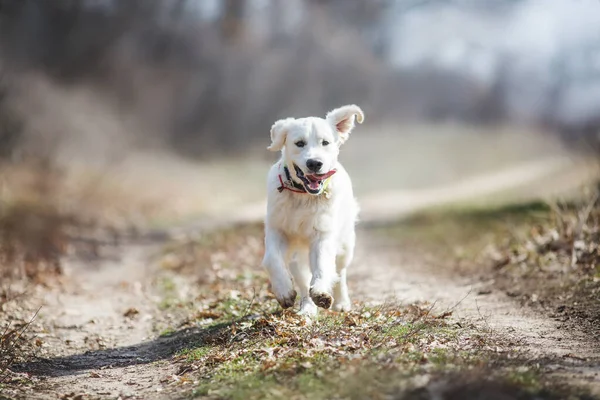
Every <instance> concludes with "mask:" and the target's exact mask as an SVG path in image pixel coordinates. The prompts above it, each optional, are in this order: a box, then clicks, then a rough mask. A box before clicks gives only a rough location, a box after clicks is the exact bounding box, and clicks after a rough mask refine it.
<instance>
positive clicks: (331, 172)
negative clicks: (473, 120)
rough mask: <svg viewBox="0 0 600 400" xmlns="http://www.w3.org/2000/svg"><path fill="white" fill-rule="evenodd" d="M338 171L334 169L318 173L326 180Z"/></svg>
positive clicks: (318, 176)
mask: <svg viewBox="0 0 600 400" xmlns="http://www.w3.org/2000/svg"><path fill="white" fill-rule="evenodd" d="M336 172H337V170H335V169H332V170H331V171H329V172H326V173H324V174H320V175H316V177H317V178H319V179H320V180H325V179H327V178H329V177H330V176H331V175H333V174H335V173H336Z"/></svg>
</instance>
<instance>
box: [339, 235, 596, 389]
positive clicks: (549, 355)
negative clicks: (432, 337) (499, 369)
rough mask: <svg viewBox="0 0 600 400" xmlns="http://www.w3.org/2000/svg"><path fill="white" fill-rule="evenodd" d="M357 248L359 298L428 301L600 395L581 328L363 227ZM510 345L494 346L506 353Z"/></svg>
mask: <svg viewBox="0 0 600 400" xmlns="http://www.w3.org/2000/svg"><path fill="white" fill-rule="evenodd" d="M362 236H364V237H363V238H362V244H363V245H362V248H361V249H360V250H359V251H358V256H357V262H356V264H355V268H354V269H353V271H352V274H351V276H352V279H351V290H352V291H353V292H354V293H355V296H357V297H359V298H360V299H361V300H362V301H366V302H374V303H379V302H381V301H382V299H393V300H395V301H400V302H401V303H407V304H410V303H412V302H415V301H419V302H421V301H426V302H429V303H432V305H433V310H435V311H437V312H438V313H443V312H445V311H448V310H452V312H453V318H454V319H455V320H456V321H458V322H460V321H463V322H464V321H470V322H473V323H475V324H477V325H478V326H480V327H482V328H483V329H484V330H489V331H490V332H493V334H495V335H502V336H503V337H504V338H507V339H508V340H509V342H511V343H513V344H514V346H516V347H518V348H519V349H520V351H522V352H526V353H527V354H528V357H529V358H530V359H531V361H532V362H533V361H534V360H539V361H540V362H542V363H544V364H546V367H547V368H548V369H550V370H553V371H554V372H555V373H557V374H560V375H564V376H565V377H567V378H568V379H569V381H571V382H573V383H576V382H578V383H580V384H584V385H586V386H589V387H590V388H591V390H592V391H593V393H595V394H596V395H599V396H600V343H599V342H598V341H594V340H591V339H590V337H589V335H586V334H584V333H583V332H574V331H571V330H570V331H565V330H563V329H561V325H560V324H559V323H558V322H557V321H554V320H552V319H549V318H547V317H545V316H543V315H541V314H539V313H537V312H534V311H533V310H531V309H529V308H527V307H524V306H520V305H519V304H518V303H517V302H516V301H515V300H514V299H512V298H510V297H509V296H508V295H506V294H505V293H503V292H500V291H497V290H493V289H492V287H491V285H490V283H491V282H485V281H480V280H479V279H478V278H466V277H462V278H461V277H458V276H457V275H456V274H452V275H451V272H449V271H448V270H444V268H440V267H439V263H438V265H437V266H436V261H433V262H432V260H428V259H427V257H426V256H423V255H418V254H417V255H415V254H414V251H410V250H409V249H407V251H398V249H397V248H396V249H395V248H394V246H395V244H394V243H386V241H385V240H383V241H382V240H381V239H379V240H373V237H372V236H371V235H369V233H368V232H363V235H362ZM507 350H509V349H498V351H502V352H505V351H507Z"/></svg>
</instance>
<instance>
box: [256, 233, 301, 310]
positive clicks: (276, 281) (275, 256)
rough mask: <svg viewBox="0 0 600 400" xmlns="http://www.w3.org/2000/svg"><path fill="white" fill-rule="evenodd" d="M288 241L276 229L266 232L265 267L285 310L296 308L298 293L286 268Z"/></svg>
mask: <svg viewBox="0 0 600 400" xmlns="http://www.w3.org/2000/svg"><path fill="white" fill-rule="evenodd" d="M288 248H289V244H288V240H287V238H286V237H285V236H284V235H282V234H281V233H279V232H277V231H276V230H274V229H267V230H266V232H265V256H264V258H263V262H262V263H263V267H264V268H266V269H267V271H269V276H270V278H271V287H272V289H273V294H275V298H276V299H277V301H278V302H279V304H281V307H283V308H290V307H293V306H294V302H295V301H296V291H295V290H294V284H293V282H292V278H291V276H290V273H289V271H288V269H287V267H286V261H287V260H286V258H287V255H288Z"/></svg>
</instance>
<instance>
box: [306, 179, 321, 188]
mask: <svg viewBox="0 0 600 400" xmlns="http://www.w3.org/2000/svg"><path fill="white" fill-rule="evenodd" d="M319 185H320V183H319V181H310V182H309V183H308V186H310V188H311V189H313V190H316V189H318V188H319Z"/></svg>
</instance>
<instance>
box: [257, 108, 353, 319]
mask: <svg viewBox="0 0 600 400" xmlns="http://www.w3.org/2000/svg"><path fill="white" fill-rule="evenodd" d="M355 119H356V120H357V121H358V122H359V123H362V122H363V119H364V115H363V112H362V110H361V109H360V108H359V107H358V106H356V105H347V106H343V107H340V108H337V109H335V110H332V111H330V112H329V113H328V114H327V116H326V117H325V118H324V119H323V118H318V117H308V118H299V119H294V118H287V119H283V120H279V121H277V122H275V124H274V125H273V127H272V128H271V140H272V143H271V145H270V146H269V147H268V149H269V150H271V151H280V150H281V154H282V156H281V159H280V160H279V162H277V163H276V164H274V165H273V166H272V167H271V169H270V171H269V174H268V184H267V186H268V198H267V217H266V220H265V255H264V259H263V266H264V267H265V268H266V269H267V270H268V272H269V275H270V279H271V287H272V291H273V293H274V295H275V297H276V298H277V300H278V301H279V304H281V306H282V307H283V308H289V307H292V306H293V305H294V302H295V299H296V294H297V293H296V291H295V290H294V282H295V284H296V286H297V288H298V289H299V291H300V298H301V302H300V312H299V313H300V314H303V315H306V316H308V317H311V316H314V315H316V314H317V305H318V306H320V307H323V308H326V309H327V308H329V307H330V306H331V304H332V303H333V309H334V310H336V311H348V310H350V308H351V302H350V297H349V295H348V287H347V284H346V269H347V267H348V265H349V264H350V263H351V261H352V258H353V256H354V246H355V240H356V235H355V230H354V229H355V224H356V221H357V216H358V204H357V202H356V200H355V198H354V194H353V191H352V183H351V181H350V176H349V175H348V173H347V172H346V170H345V169H344V168H343V167H342V165H341V164H340V163H339V162H338V154H339V149H340V146H341V145H342V144H343V143H344V142H345V141H346V140H347V139H348V136H349V134H350V132H351V131H352V129H353V128H354V121H355ZM300 141H302V142H303V143H304V144H305V145H304V147H298V146H297V145H296V144H297V143H298V142H300ZM327 142H329V144H327ZM309 159H318V160H319V161H321V162H322V163H323V167H322V169H321V172H327V171H330V170H332V169H336V170H337V172H336V173H335V174H334V175H333V176H332V177H331V180H330V182H329V186H328V189H327V192H328V193H327V194H323V193H322V194H319V195H311V194H308V193H294V192H292V191H289V190H283V191H282V192H280V191H279V190H278V188H279V187H280V186H281V184H280V180H279V176H281V177H282V178H283V180H284V181H285V173H284V170H283V168H284V165H287V166H288V167H289V171H290V174H291V176H292V179H294V180H296V181H298V182H301V181H300V180H299V179H298V178H297V175H296V172H295V171H294V168H293V164H296V165H297V166H298V167H300V169H302V172H304V173H305V174H307V173H309V172H310V171H308V170H307V165H306V162H307V160H309ZM288 266H289V270H288ZM290 272H291V275H292V276H293V281H292V276H290Z"/></svg>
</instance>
